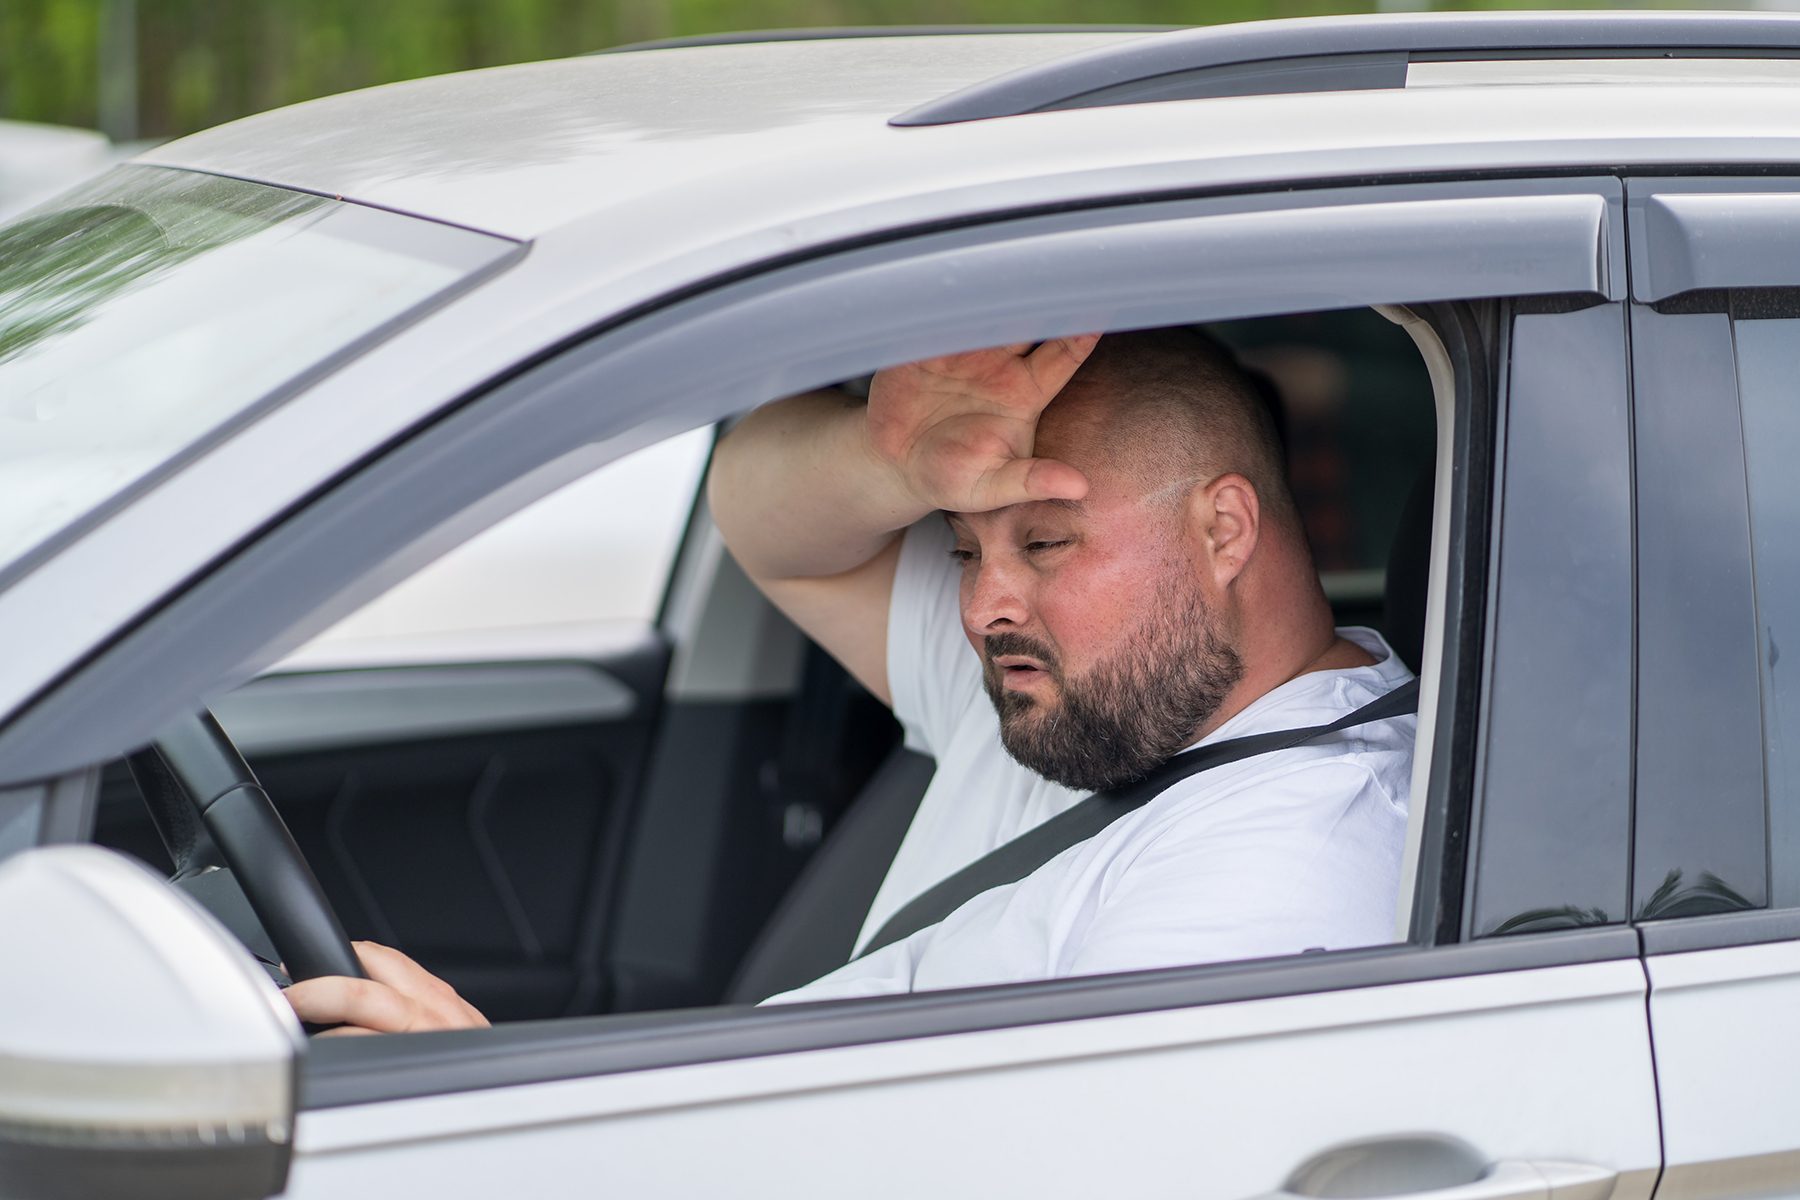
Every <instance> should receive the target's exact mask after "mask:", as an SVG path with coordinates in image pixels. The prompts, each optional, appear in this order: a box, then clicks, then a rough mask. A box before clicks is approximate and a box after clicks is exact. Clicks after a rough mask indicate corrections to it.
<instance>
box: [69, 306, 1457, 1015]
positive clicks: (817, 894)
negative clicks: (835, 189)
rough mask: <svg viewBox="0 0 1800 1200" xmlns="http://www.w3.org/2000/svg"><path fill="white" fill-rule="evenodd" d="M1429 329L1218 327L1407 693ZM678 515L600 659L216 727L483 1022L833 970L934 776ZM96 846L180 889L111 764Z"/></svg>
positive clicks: (693, 504) (1399, 319) (615, 515)
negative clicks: (1260, 392) (1394, 658)
mask: <svg viewBox="0 0 1800 1200" xmlns="http://www.w3.org/2000/svg"><path fill="white" fill-rule="evenodd" d="M1408 322H1410V323H1411V325H1412V326H1413V327H1412V328H1411V329H1409V327H1408V324H1407V323H1408ZM1417 325H1418V322H1417V321H1416V319H1414V318H1411V317H1410V314H1407V313H1405V312H1404V311H1403V310H1382V311H1376V310H1371V309H1356V310H1342V311H1332V312H1317V313H1302V314H1292V315H1284V316H1277V317H1263V318H1255V319H1248V320H1240V321H1230V322H1222V323H1215V324H1211V325H1207V326H1205V327H1204V329H1205V331H1206V332H1208V333H1209V334H1211V335H1212V336H1213V337H1215V338H1216V339H1218V340H1219V341H1221V342H1222V343H1224V344H1225V345H1227V346H1228V347H1230V348H1231V349H1232V351H1233V352H1234V353H1235V354H1236V355H1237V356H1238V358H1239V360H1240V361H1241V362H1242V363H1243V364H1244V365H1245V367H1246V368H1248V369H1249V370H1250V372H1251V373H1252V376H1253V378H1255V379H1257V380H1258V381H1259V383H1260V384H1261V385H1262V386H1263V387H1264V389H1265V391H1266V393H1267V395H1268V397H1269V399H1270V400H1271V402H1272V403H1273V404H1274V405H1275V406H1276V411H1277V413H1278V424H1279V425H1280V427H1281V430H1282V433H1283V438H1284V441H1285V443H1286V448H1287V454H1288V462H1289V474H1290V478H1291V481H1292V484H1293V489H1294V493H1295V498H1296V500H1297V502H1298V504H1299V507H1300V510H1301V513H1302V516H1303V518H1304V521H1305V524H1306V528H1307V531H1308V534H1309V537H1310V539H1311V542H1312V546H1313V552H1314V557H1315V561H1316V563H1317V565H1318V567H1319V571H1320V576H1321V581H1322V583H1323V586H1324V588H1325V591H1326V594H1327V596H1328V598H1329V600H1330V602H1331V605H1332V608H1333V611H1334V613H1335V615H1336V617H1337V619H1338V623H1339V624H1340V625H1369V626H1373V627H1375V628H1377V629H1379V630H1380V631H1381V632H1382V633H1383V634H1384V635H1385V636H1386V637H1387V638H1388V640H1389V642H1390V643H1391V644H1392V645H1393V646H1394V648H1395V650H1396V652H1397V653H1399V654H1400V656H1401V657H1402V658H1403V659H1404V660H1405V661H1406V662H1407V663H1408V664H1409V665H1410V666H1412V667H1413V668H1414V669H1415V670H1418V669H1420V667H1421V647H1422V644H1423V642H1424V637H1425V621H1426V604H1425V600H1426V593H1427V590H1428V589H1427V580H1428V576H1429V563H1430V558H1431V545H1432V528H1433V515H1434V497H1435V495H1436V491H1435V488H1434V475H1435V470H1434V465H1435V463H1436V461H1437V457H1438V454H1437V446H1438V432H1437V418H1436V415H1435V413H1436V411H1437V406H1438V405H1439V404H1441V403H1444V402H1446V398H1445V397H1443V396H1441V395H1438V394H1437V393H1435V392H1434V380H1433V375H1434V372H1433V371H1432V370H1431V369H1428V365H1427V359H1426V357H1425V356H1423V355H1422V353H1421V344H1418V343H1416V342H1415V336H1416V335H1417V334H1418V332H1419V331H1418V328H1417ZM1409 333H1411V334H1413V335H1415V336H1409ZM862 384H866V380H863V381H855V380H852V381H846V383H845V385H844V386H845V387H846V390H849V391H851V392H855V391H856V389H857V388H858V386H859V385H862ZM1442 386H1443V384H1442V381H1441V380H1440V383H1439V387H1440V388H1441V387H1442ZM755 399H761V397H757V398H755ZM703 453H704V446H702V448H701V454H702V456H703ZM622 465H623V463H620V464H614V465H613V466H609V467H607V468H602V470H601V472H600V473H597V474H603V473H605V472H606V471H610V470H614V469H615V467H620V466H622ZM574 490H575V489H573V488H571V489H567V490H566V492H565V493H558V494H556V495H553V496H551V497H549V498H547V499H546V500H544V501H541V502H539V503H540V506H553V505H556V504H559V503H562V504H565V506H566V505H567V504H568V500H567V499H566V496H567V495H570V494H573V493H574ZM676 492H677V494H678V495H679V496H680V497H681V498H682V499H681V505H680V511H679V512H678V514H677V516H678V519H677V520H676V521H675V522H674V523H673V524H671V526H670V535H669V537H668V539H667V540H668V541H669V543H670V544H669V546H668V547H667V553H665V554H664V555H663V556H662V557H661V558H660V559H658V560H656V561H655V564H654V569H655V570H656V571H657V572H658V575H657V578H656V579H655V580H654V582H655V584H656V585H657V586H656V588H655V589H654V590H656V591H657V592H658V593H659V594H658V595H656V596H655V597H654V603H653V605H652V606H651V607H653V609H654V611H648V612H646V613H645V614H643V615H641V616H640V617H639V619H637V620H636V621H634V622H633V621H627V622H615V623H613V624H612V625H610V626H609V627H608V630H607V633H606V635H605V636H604V637H593V636H587V637H584V638H559V636H558V633H557V627H555V626H553V625H551V624H548V623H546V624H545V625H544V626H543V627H542V628H539V629H537V630H536V631H535V632H533V633H532V634H531V636H529V637H524V638H521V639H514V641H513V642H512V643H510V644H499V643H495V642H494V641H493V640H492V639H487V641H486V643H485V644H484V643H483V640H482V639H471V640H465V641H464V642H463V643H461V644H460V645H459V643H458V642H457V640H456V639H455V638H454V637H439V638H438V639H436V645H437V647H438V648H437V650H436V651H434V653H433V654H432V655H430V656H426V657H424V658H420V657H414V658H411V659H407V658H404V657H402V658H392V657H389V658H380V657H378V656H377V657H370V658H368V659H365V660H361V661H359V660H358V659H357V658H356V656H355V655H354V654H351V655H344V654H341V653H340V654H338V655H336V656H335V657H333V656H331V655H320V654H313V655H310V656H309V655H308V654H307V653H306V652H302V653H301V654H298V655H295V656H293V657H292V658H290V659H289V660H286V661H285V662H284V663H283V664H279V665H277V667H275V668H274V669H272V670H271V671H269V672H268V673H266V674H265V675H264V676H262V677H261V678H259V679H258V680H256V681H253V682H252V683H251V684H249V685H247V686H246V687H244V688H243V689H240V691H239V692H238V693H235V694H233V695H232V696H229V697H226V698H224V699H223V700H222V701H221V702H220V703H218V704H217V705H216V711H217V713H218V715H219V718H220V721H221V723H222V724H223V725H224V727H225V729H226V730H227V732H229V733H231V734H232V735H233V737H234V739H235V740H236V741H237V742H238V744H239V746H240V747H241V748H242V750H243V751H244V754H245V756H246V758H247V759H248V760H249V763H250V765H251V767H253V768H254V770H255V772H256V775H257V777H258V778H259V779H260V780H261V782H262V784H263V786H264V788H265V789H266V791H267V792H268V794H269V796H270V797H271V798H272V799H273V801H274V803H275V805H276V808H277V809H278V811H279V812H280V815H281V817H282V818H283V820H284V821H285V822H286V824H287V826H288V829H289V830H290V831H291V832H292V834H293V837H294V840H295V841H296V842H297V844H298V845H299V847H300V849H301V850H302V851H303V853H304V855H305V858H306V860H307V862H308V863H309V864H310V866H311V868H312V870H313V872H314V873H315V874H316V875H317V877H318V880H319V883H320V884H321V885H322V887H323V889H324V892H325V894H326V896H327V897H328V898H329V900H330V902H331V904H332V906H333V907H334V908H335V910H336V912H337V914H338V916H339V917H340V919H341V920H342V922H343V925H344V926H345V929H346V931H347V932H348V933H349V935H350V936H351V937H352V938H357V939H365V938H366V939H372V940H375V941H379V942H383V943H385V944H388V945H392V946H395V947H397V948H399V949H401V950H403V951H405V952H406V953H408V954H410V955H412V956H413V957H414V958H416V959H417V960H418V961H419V962H420V963H421V964H423V965H424V966H425V967H426V968H427V969H429V970H431V971H432V972H434V973H436V974H439V975H440V976H442V977H443V978H445V979H446V980H448V981H449V982H450V983H451V984H452V985H453V986H455V987H456V988H457V989H458V991H460V992H461V993H462V994H463V995H464V996H465V997H466V998H467V999H469V1001H470V1002H471V1003H473V1004H474V1005H475V1006H476V1007H478V1008H480V1009H481V1010H482V1011H483V1012H484V1013H486V1014H487V1015H488V1016H489V1017H490V1018H491V1019H494V1020H496V1021H505V1020H524V1019H538V1018H547V1017H558V1016H583V1015H595V1014H604V1013H625V1012H644V1011H651V1010H663V1009H677V1008H689V1007H696V1006H706V1005H716V1004H721V1003H746V1004H747V1003H755V1002H757V1001H759V1000H761V999H764V998H766V997H768V996H770V995H773V994H775V993H777V992H780V991H783V990H786V989H788V988H791V987H795V986H798V985H800V984H802V983H804V982H807V981H808V980H810V979H813V978H816V977H817V976H819V975H821V974H824V973H826V972H827V971H829V970H831V969H832V968H833V967H835V966H837V965H839V964H841V963H843V962H844V961H846V960H847V959H848V958H849V956H850V954H851V951H852V948H853V944H854V941H855V938H856V935H857V932H858V930H859V928H860V926H861V923H862V920H863V915H864V913H865V912H866V910H867V907H868V904H869V902H870V901H871V900H872V898H873V896H874V893H875V890H876V888H877V886H878V885H879V884H880V882H881V879H882V876H883V874H884V872H885V871H886V868H887V864H888V862H889V861H890V860H891V858H892V856H893V854H894V851H895V849H896V848H897V846H898V844H899V841H900V838H901V837H902V835H903V834H904V832H905V830H906V827H907V824H908V822H909V821H910V819H911V816H912V813H913V811H914V808H915V807H916V805H917V804H918V802H919V799H920V796H921V795H922V793H923V791H924V788H925V785H926V783H927V782H928V781H929V779H930V778H931V772H932V763H931V761H930V760H929V759H927V758H924V757H923V756H920V755H918V754H915V753H912V752H910V751H907V750H904V749H902V748H900V746H899V737H898V727H897V726H896V724H895V723H894V721H893V720H892V718H891V717H890V716H889V715H888V713H887V712H886V710H885V709H884V708H883V707H882V706H881V705H880V704H879V703H878V702H877V701H876V700H874V699H873V698H872V697H871V696H869V695H868V694H867V693H866V692H865V691H864V690H863V689H862V688H861V687H860V686H859V685H857V684H856V683H855V682H854V681H853V680H852V679H850V677H849V676H848V675H847V674H846V673H845V672H844V671H843V670H842V669H840V668H839V667H838V666H837V664H836V663H835V662H834V661H833V660H831V659H830V658H829V657H828V656H827V655H825V654H824V653H823V652H822V651H820V650H819V649H818V648H817V647H816V646H814V645H812V644H811V643H809V642H808V641H807V640H806V639H805V638H804V637H803V636H801V635H800V634H799V633H798V632H797V631H796V630H794V629H793V627H792V626H791V625H789V624H788V623H787V622H786V621H785V620H784V619H783V618H782V617H781V616H780V615H779V614H778V613H776V612H775V611H774V610H773V609H772V608H771V607H770V606H769V605H768V604H767V603H766V602H765V601H763V600H762V598H761V597H760V595H759V594H758V593H756V591H755V589H754V588H753V587H752V586H751V585H750V584H749V582H748V581H747V580H746V579H745V578H744V576H743V574H742V573H741V572H740V571H738V570H737V568H736V567H735V565H734V564H733V563H732V561H731V559H730V557H729V555H728V554H727V553H725V552H724V549H723V547H722V545H721V543H720V541H719V538H718V535H717V532H716V530H714V528H713V527H712V523H711V521H710V519H709V518H708V515H707V513H706V510H705V504H704V500H703V498H702V494H701V493H702V489H701V488H700V486H699V471H698V469H697V467H696V469H695V470H693V471H691V472H689V475H688V476H683V477H682V479H681V482H680V485H679V487H678V488H676ZM527 511H528V512H529V511H530V510H527ZM639 515H640V514H639V513H638V512H637V511H636V510H634V509H632V508H629V507H627V508H621V509H618V510H615V511H608V510H606V509H599V510H588V511H581V512H578V513H577V517H578V520H577V522H576V525H575V527H576V528H577V529H579V528H580V525H581V522H588V523H591V526H592V529H593V533H592V535H591V543H592V544H586V543H585V541H584V539H580V538H576V539H570V540H569V541H568V542H567V543H566V544H564V545H562V546H559V547H556V548H555V549H556V551H557V552H560V553H564V554H568V555H576V554H588V553H590V552H593V553H597V554H598V555H599V557H598V558H597V561H598V562H600V563H601V567H600V569H601V570H603V571H604V570H605V561H606V560H605V556H604V550H605V544H604V543H605V534H604V530H605V527H606V526H607V525H608V524H617V523H620V522H630V521H634V520H637V519H639ZM525 518H526V514H520V515H519V517H517V518H515V520H522V519H525ZM503 529H504V527H501V529H498V530H496V531H495V533H494V535H493V536H496V537H499V536H503ZM596 547H598V549H597V550H596ZM501 573H502V574H504V572H501ZM459 586H466V581H465V583H464V584H463V585H459ZM500 591H501V592H504V591H505V589H504V587H502V588H500ZM521 594H524V593H521ZM525 607H527V608H529V607H530V606H529V604H527V605H525ZM520 620H521V624H522V625H529V624H530V622H531V620H532V617H531V616H530V614H529V613H527V614H526V615H525V616H523V617H521V619H520ZM1421 744H1422V745H1424V744H1425V743H1423V742H1422V743H1421ZM96 838H97V840H98V841H99V842H100V843H101V844H103V845H108V846H112V847H114V848H117V849H120V850H124V851H126V852H128V853H130V854H132V855H134V856H136V857H138V858H140V859H142V860H143V861H145V862H147V863H149V864H150V865H151V866H152V867H154V868H155V869H157V870H159V871H161V872H163V873H165V874H167V873H170V872H171V871H172V870H173V869H174V863H173V861H172V860H171V857H170V853H169V850H168V847H167V845H166V841H165V838H164V837H163V836H162V835H161V833H160V832H159V829H158V826H157V824H156V822H155V821H153V820H152V818H151V816H150V813H149V811H148V810H147V809H146V807H145V804H144V802H143V798H142V796H141V795H140V791H139V782H138V781H137V780H135V779H134V777H133V773H132V771H131V770H130V768H129V765H128V764H127V763H126V762H124V761H121V762H119V763H115V764H113V765H112V766H110V767H109V768H108V769H107V771H106V773H105V775H104V778H103V785H102V793H101V800H100V808H99V813H98V822H97V833H96ZM239 932H240V933H241V932H242V931H241V930H239ZM246 940H247V941H249V940H250V939H249V938H248V937H247V938H246Z"/></svg>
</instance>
